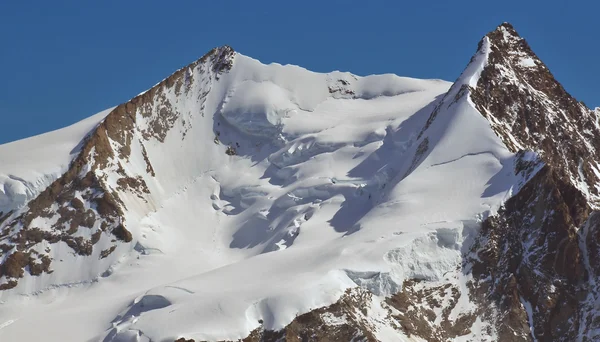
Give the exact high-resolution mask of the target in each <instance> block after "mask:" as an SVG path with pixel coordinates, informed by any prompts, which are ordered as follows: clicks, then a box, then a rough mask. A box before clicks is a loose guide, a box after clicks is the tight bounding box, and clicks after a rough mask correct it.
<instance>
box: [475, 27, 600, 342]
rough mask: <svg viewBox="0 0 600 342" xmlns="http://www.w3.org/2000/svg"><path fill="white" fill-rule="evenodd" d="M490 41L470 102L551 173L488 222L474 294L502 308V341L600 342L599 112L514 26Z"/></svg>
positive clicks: (505, 138)
mask: <svg viewBox="0 0 600 342" xmlns="http://www.w3.org/2000/svg"><path fill="white" fill-rule="evenodd" d="M484 39H487V40H488V41H489V55H488V63H487V65H486V67H485V68H484V69H483V72H482V73H481V76H480V78H479V80H478V82H477V86H476V88H475V89H469V91H470V99H471V100H472V101H473V103H474V105H475V107H476V108H477V109H478V111H479V112H480V113H481V114H482V115H483V116H484V117H486V118H487V119H488V120H489V122H490V125H491V127H492V128H493V129H494V131H495V132H496V133H497V135H498V136H499V137H500V138H501V139H502V140H503V142H504V144H505V145H506V146H507V147H508V148H509V149H510V150H511V151H513V152H517V151H523V150H528V151H535V152H536V153H537V154H538V155H539V156H540V158H541V160H542V161H543V163H544V164H545V165H544V167H543V168H542V169H541V170H540V171H539V172H538V173H537V174H536V175H535V176H534V177H533V178H531V179H530V180H529V181H528V182H527V184H525V186H524V187H523V188H522V189H521V190H520V191H519V192H518V193H517V194H516V195H515V196H513V197H512V198H511V199H510V200H509V201H508V202H507V203H506V205H505V206H504V208H503V209H502V210H501V211H500V212H499V214H498V215H497V216H493V217H490V218H488V219H487V220H486V221H485V222H484V223H483V226H482V230H481V236H479V237H478V239H477V242H476V244H475V245H474V246H473V253H474V254H473V255H476V256H477V258H473V259H471V260H470V262H472V267H473V275H474V279H475V281H474V286H475V287H476V288H477V289H478V290H479V291H480V292H481V291H482V290H483V292H482V293H483V294H485V296H486V297H487V299H488V300H491V301H492V302H493V303H494V304H495V305H497V308H498V313H499V314H498V315H497V317H496V319H497V320H498V324H497V326H498V327H499V336H500V338H501V339H502V340H530V339H531V338H535V339H537V340H539V341H573V340H583V341H585V340H590V341H591V340H596V339H597V338H599V337H600V336H598V335H597V334H598V332H595V333H594V330H595V329H597V328H599V327H600V321H599V320H598V317H597V313H596V312H597V311H598V310H597V308H594V305H593V304H592V303H593V302H594V301H595V298H596V288H595V279H597V275H598V266H597V265H598V264H597V263H594V262H593V261H597V258H598V257H599V255H598V237H599V236H598V224H597V223H598V220H597V218H596V217H597V216H596V214H595V211H594V210H595V209H596V208H597V205H598V191H599V188H598V187H597V184H598V182H599V178H598V175H600V173H599V172H598V164H597V161H598V160H600V159H599V158H600V154H599V153H600V151H599V150H598V148H599V147H600V128H599V126H598V123H597V113H595V112H594V111H592V110H590V109H588V108H587V107H586V106H585V105H584V104H583V103H581V102H578V101H577V100H575V99H574V98H573V97H572V96H571V95H569V94H568V93H567V92H566V91H565V89H564V88H563V87H562V86H561V84H560V83H559V82H558V81H556V80H555V79H554V77H553V76H552V74H551V73H550V71H549V70H548V68H547V67H546V66H545V65H544V64H543V63H542V62H541V61H540V60H539V58H538V57H537V56H536V55H535V54H534V53H533V52H532V51H531V49H530V47H529V45H528V44H527V42H526V41H525V40H524V39H523V38H521V37H520V36H519V35H518V34H517V32H516V31H515V30H514V28H513V27H512V26H511V25H510V24H506V23H505V24H502V25H500V26H499V27H498V28H497V29H496V30H495V31H493V32H491V33H489V34H488V35H487V36H486V38H484ZM483 45H484V42H483V41H482V43H480V46H479V48H480V49H482V48H483ZM468 259H469V258H467V260H468ZM590 260H593V261H592V262H590ZM590 265H594V266H593V267H591V266H590ZM527 306H531V310H530V312H529V315H530V317H527V315H528V313H527V312H526V311H527V310H526V307H527ZM514 332H518V334H517V335H518V336H520V338H516V337H515V334H514ZM528 332H529V334H526V333H528Z"/></svg>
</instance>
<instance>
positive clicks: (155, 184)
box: [0, 49, 521, 342]
mask: <svg viewBox="0 0 600 342" xmlns="http://www.w3.org/2000/svg"><path fill="white" fill-rule="evenodd" d="M485 58H486V56H485V49H484V50H483V52H482V54H481V56H479V57H478V58H477V59H476V60H475V62H474V63H472V65H470V66H469V68H467V70H466V71H465V73H464V74H463V76H462V78H461V82H462V83H461V84H459V85H458V86H456V85H455V87H456V88H455V87H453V88H452V90H451V92H454V93H453V94H452V95H451V96H446V97H444V95H445V94H446V92H447V91H448V89H449V87H450V83H448V82H444V81H439V80H417V79H411V78H403V77H398V76H395V75H380V76H367V77H357V76H354V75H352V74H349V73H341V72H333V73H329V74H318V73H313V72H310V71H307V70H305V69H303V68H300V67H296V66H282V65H279V64H271V65H263V64H261V63H260V62H258V61H256V60H254V59H251V58H248V57H245V56H242V55H239V54H238V55H236V57H235V62H234V65H233V68H232V69H231V71H229V72H228V73H227V74H223V75H221V77H220V79H219V80H218V81H214V80H209V79H208V78H202V77H196V76H197V75H196V74H195V76H194V81H193V82H194V83H193V84H192V86H191V89H192V90H191V91H190V93H189V94H188V95H187V96H181V97H177V95H176V94H175V93H174V92H173V93H169V94H167V98H168V99H169V100H170V101H171V103H172V104H173V105H174V106H175V107H176V108H177V110H178V112H179V113H181V115H184V116H185V118H186V121H185V124H183V123H181V122H179V121H178V122H176V123H175V126H174V128H173V129H172V130H170V131H169V133H168V134H167V136H166V138H165V139H164V142H160V141H158V140H156V139H154V140H149V141H145V142H144V145H143V146H142V144H141V143H140V141H142V140H135V139H134V140H133V141H134V143H132V147H131V149H132V153H131V158H130V159H129V160H128V161H127V162H126V163H124V172H125V173H126V174H128V175H140V176H141V177H143V179H144V180H145V182H146V183H147V184H148V188H149V191H150V194H149V195H148V196H147V197H146V198H144V200H141V199H140V198H138V197H137V196H135V195H133V194H131V195H130V196H125V195H124V198H123V200H124V202H125V205H126V207H127V208H128V210H127V212H126V213H125V215H126V219H127V222H128V223H129V226H128V228H129V229H130V230H131V231H132V233H133V234H134V242H133V243H132V247H135V248H133V249H132V250H131V251H127V252H123V253H122V254H121V256H120V257H119V258H118V259H114V260H112V259H111V262H113V265H112V266H111V267H110V269H109V271H107V272H104V273H99V274H96V275H89V274H88V273H89V270H87V271H86V270H81V269H80V266H79V264H78V261H77V260H79V259H75V258H70V259H67V258H65V260H64V265H63V266H57V270H56V272H55V273H54V274H53V275H51V276H43V277H39V279H36V278H32V277H29V278H28V279H25V280H24V281H22V282H21V283H20V284H19V286H18V287H17V288H15V289H14V290H11V291H8V292H3V293H0V299H1V300H2V301H3V302H2V304H1V306H0V307H1V309H0V327H1V328H0V340H7V341H11V340H16V339H21V340H35V339H42V338H43V339H45V338H47V337H48V336H56V337H57V340H61V341H66V340H70V341H82V340H90V339H91V340H98V341H107V342H108V341H124V340H134V341H146V340H152V341H163V340H165V341H166V340H174V339H176V338H178V337H182V336H184V337H186V338H195V339H198V340H216V339H238V338H241V337H245V336H246V335H248V333H249V332H250V331H252V330H253V329H255V328H257V327H258V326H259V320H261V321H262V322H263V326H264V327H265V328H266V329H280V328H283V327H284V326H285V325H287V324H288V323H289V322H290V321H291V320H293V319H294V317H296V315H298V314H299V313H303V312H307V311H309V310H311V309H315V308H317V307H321V306H325V305H329V304H331V303H333V302H335V301H336V300H337V299H338V298H339V297H340V296H341V294H342V293H344V291H345V290H346V289H347V288H351V287H356V286H362V287H365V288H366V289H369V290H370V291H372V293H374V294H375V295H379V296H385V295H389V294H390V293H393V292H396V291H397V290H398V289H400V288H401V287H402V284H403V281H404V280H407V279H409V278H411V279H413V278H418V279H425V280H429V281H440V280H441V279H443V278H445V277H446V278H447V277H448V274H453V272H455V270H456V268H457V267H458V266H459V263H460V255H461V253H462V248H463V243H464V242H465V241H466V240H467V239H468V236H469V234H471V233H472V231H473V229H475V228H473V226H474V224H473V222H474V221H475V220H477V219H478V218H480V217H481V216H485V215H488V214H490V213H494V212H495V211H496V210H497V209H498V208H499V206H500V205H501V204H502V203H503V201H505V200H506V199H507V197H508V196H510V194H511V191H512V190H513V188H514V187H516V186H518V184H519V182H520V181H521V179H520V178H519V176H515V175H514V162H515V156H514V155H513V154H511V153H510V152H509V151H508V150H507V149H506V148H505V147H504V145H503V144H502V142H501V141H500V139H499V138H498V137H497V136H496V135H495V134H494V132H493V131H492V130H491V128H490V127H489V124H488V122H487V120H486V119H485V118H484V117H483V116H482V115H481V114H479V113H478V112H477V111H476V110H475V109H474V108H473V106H472V104H471V103H470V102H469V100H468V99H467V98H466V97H460V96H458V97H457V96H456V94H457V93H458V91H459V88H460V85H462V84H469V85H471V86H473V85H475V84H476V79H477V77H478V75H479V73H480V72H481V70H482V67H483V65H484V63H485ZM194 72H195V73H197V72H198V71H197V70H195V71H194ZM208 90H210V92H209V93H208V96H207V97H206V101H205V102H204V103H202V104H201V103H200V102H199V100H198V98H199V94H203V93H205V92H206V91H208ZM455 97H457V99H455ZM442 99H444V100H443V101H442ZM436 107H437V108H440V109H439V113H438V115H437V118H436V120H435V121H434V122H433V123H432V124H431V125H430V126H429V127H428V128H427V129H426V130H425V131H424V134H423V136H421V137H419V136H418V135H419V132H420V131H421V129H422V128H423V127H424V126H425V124H426V121H427V119H428V118H429V116H430V114H431V113H432V111H433V110H434V109H435V108H436ZM196 113H203V114H202V115H199V114H196ZM106 114H107V111H106V112H103V113H100V114H98V115H97V116H94V117H92V118H90V119H89V120H88V121H85V124H84V123H81V124H79V125H77V126H72V127H69V128H67V129H65V130H62V131H59V132H52V133H49V134H47V135H44V136H40V137H35V138H32V139H29V140H25V141H20V142H15V143H12V144H7V145H3V146H0V160H2V161H3V162H4V161H5V160H10V162H9V163H8V164H10V165H8V166H6V167H5V165H4V163H3V165H1V166H0V172H1V173H2V174H5V175H6V179H12V178H10V177H20V178H22V179H24V180H25V181H27V182H31V183H33V184H38V187H37V188H35V189H39V188H43V187H44V186H45V185H47V184H49V183H48V182H49V180H52V179H54V178H56V177H57V176H58V175H60V173H61V172H64V169H65V167H66V165H67V164H68V162H69V160H70V159H69V158H70V156H71V155H72V153H74V151H76V150H73V149H74V148H75V147H76V146H77V142H79V141H80V140H81V139H82V137H83V136H84V135H85V133H87V131H89V130H90V129H91V128H93V126H94V125H95V124H96V123H97V122H98V121H99V120H101V119H102V117H103V115H106ZM144 120H145V119H144V118H142V116H141V115H140V114H139V113H138V121H139V123H138V124H139V125H140V127H141V128H143V127H144V125H145V124H146V123H144ZM182 132H185V137H183V138H182ZM138 133H139V132H138ZM138 133H134V134H138ZM138 135H139V134H138ZM137 138H139V137H138V136H136V139H137ZM67 146H68V147H67ZM26 147H27V148H28V149H29V150H30V151H31V152H27V153H31V157H35V156H38V155H40V156H41V155H43V154H44V152H45V151H47V150H46V149H47V148H52V150H53V151H55V153H53V154H52V157H50V156H44V157H43V158H38V161H37V162H36V164H32V165H27V162H25V161H23V160H22V159H21V158H24V157H23V154H22V151H24V150H25V149H26ZM33 147H35V148H36V150H34V149H33ZM142 147H143V148H144V149H145V150H146V151H147V156H148V159H149V160H150V161H151V163H152V166H153V168H154V171H155V173H156V176H155V177H152V176H150V175H149V174H148V173H147V172H146V164H145V162H144V158H142ZM227 147H235V149H236V155H233V156H230V155H227V154H226V153H225V150H226V148H227ZM17 153H21V154H19V155H17ZM10 158H12V159H10ZM16 158H19V159H16ZM44 158H46V159H44ZM25 159H28V158H25ZM107 172H108V171H107ZM9 176H10V177H9ZM108 181H109V182H113V181H114V180H113V179H111V178H110V175H109V177H108ZM2 184H3V185H4V189H5V190H4V191H5V193H9V194H11V195H10V197H5V198H9V199H10V200H6V199H4V202H0V204H3V205H5V206H7V205H15V203H21V204H22V203H24V202H25V201H27V200H28V199H30V198H31V197H32V196H33V195H35V193H34V192H31V193H29V192H27V190H26V189H24V188H19V187H18V184H17V185H14V190H11V189H13V188H11V186H13V185H11V184H13V183H10V182H9V181H4V183H2ZM21 184H24V183H23V182H21ZM6 189H9V190H6ZM11 191H12V192H11ZM35 191H37V190H35ZM21 193H23V194H26V196H25V197H23V198H22V199H20V197H19V198H18V194H21ZM15 194H16V195H15ZM17 198H18V199H17ZM0 199H2V198H0ZM19 201H20V202H19ZM61 261H62V260H61ZM77 277H79V278H81V281H80V282H73V281H72V280H73V279H74V278H77ZM67 279H68V280H69V281H66V280H67ZM455 281H456V283H457V284H458V285H461V286H463V287H464V283H465V281H466V280H465V279H463V278H461V277H460V276H457V277H456V279H455ZM44 284H45V285H44ZM378 305H379V304H377V302H375V303H374V304H373V308H375V309H373V310H376V309H377V308H378V307H379V306H378ZM469 305H470V304H469V302H468V299H465V298H463V302H461V304H460V305H458V306H457V309H456V310H463V311H468V310H469ZM379 308H380V307H379ZM377 310H378V309H377ZM1 322H11V323H4V324H2V323H1ZM334 323H335V322H334ZM479 323H481V322H479ZM31 326H36V327H37V328H36V329H30V327H31ZM475 328H477V327H474V329H475ZM65 331H68V334H66V333H65ZM378 334H379V335H378V336H381V338H382V339H389V340H390V341H391V340H393V338H392V337H390V336H392V335H391V333H390V332H389V331H385V330H382V331H380V332H379V333H378ZM474 334H477V330H476V329H475V330H474ZM386 336H387V337H386ZM474 336H475V335H474Z"/></svg>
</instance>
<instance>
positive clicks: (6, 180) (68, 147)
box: [0, 108, 112, 213]
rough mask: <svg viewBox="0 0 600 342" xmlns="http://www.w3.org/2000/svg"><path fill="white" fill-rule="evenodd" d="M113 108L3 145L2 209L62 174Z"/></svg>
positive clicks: (32, 194)
mask: <svg viewBox="0 0 600 342" xmlns="http://www.w3.org/2000/svg"><path fill="white" fill-rule="evenodd" d="M111 110H112V108H110V109H107V110H104V111H102V112H100V113H98V114H95V115H93V116H91V117H89V118H87V119H85V120H82V121H80V122H78V123H76V124H74V125H71V126H69V127H66V128H63V129H59V130H56V131H52V132H49V133H45V134H41V135H38V136H35V137H31V138H27V139H23V140H18V141H14V142H11V143H7V144H3V145H0V212H4V213H6V212H8V211H10V210H13V209H15V208H18V207H20V206H22V205H24V204H25V203H27V202H28V201H29V200H31V199H32V198H34V197H35V196H37V195H38V194H39V193H40V192H41V191H43V190H44V189H45V188H46V187H47V186H48V185H50V183H52V182H53V181H54V180H55V179H57V178H58V177H60V175H62V174H63V173H64V172H65V171H66V170H67V168H68V166H69V162H70V161H71V160H72V159H73V158H74V157H75V156H76V155H77V153H79V147H80V143H81V142H82V140H83V139H84V138H85V136H86V135H87V134H88V133H89V132H90V131H91V130H93V129H94V127H95V126H96V125H97V124H98V123H99V122H100V121H102V119H104V117H105V116H106V115H108V113H110V111H111Z"/></svg>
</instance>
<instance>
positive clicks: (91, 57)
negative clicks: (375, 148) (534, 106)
mask: <svg viewBox="0 0 600 342" xmlns="http://www.w3.org/2000/svg"><path fill="white" fill-rule="evenodd" d="M598 13H600V5H598V4H596V2H595V1H526V0H520V1H493V2H492V1H481V0H480V1H472V0H464V1H463V0H461V1H428V0H418V1H417V0H413V1H409V2H405V1H380V0H369V1H352V0H350V1H341V0H340V1H334V0H332V1H326V0H321V1H312V0H310V1H308V0H305V1H287V0H280V1H271V0H268V1H267V0H264V1H261V0H255V1H245V0H238V1H226V0H225V1H222V0H219V1H217V0H213V1H201V0H198V1H150V0H148V1H134V0H127V1H121V0H119V1H113V0H103V1H81V0H76V1H75V0H74V1H60V0H58V1H47V0H43V1H42V0H37V1H17V0H15V1H12V0H5V1H0V42H1V44H2V47H1V49H0V75H1V80H2V82H1V83H0V118H1V121H0V129H1V134H0V143H4V142H8V141H12V140H16V139H20V138H24V137H27V136H31V135H35V134H39V133H43V132H46V131H49V130H53V129H57V128H60V127H63V126H66V125H69V124H71V123H74V122H76V121H79V120H80V119H83V118H85V117H87V116H90V115H92V114H94V113H96V112H99V111H100V110H102V109H105V108H107V107H111V106H113V105H117V104H119V103H121V102H125V101H127V100H128V99H129V98H131V97H133V96H135V95H137V94H138V93H140V92H142V91H143V90H146V89H147V88H149V87H151V86H152V85H154V84H155V83H156V82H158V81H160V80H161V79H163V78H165V77H166V76H168V75H170V74H171V73H172V72H173V71H175V70H176V69H178V68H180V67H182V66H184V65H187V64H188V63H190V62H192V61H194V60H196V59H197V58H199V57H200V56H202V55H203V54H204V53H206V52H207V51H208V50H210V49H211V48H212V47H215V46H220V45H225V44H227V45H231V46H232V47H233V48H234V49H235V50H236V51H239V52H241V53H243V54H245V55H248V56H251V57H254V58H257V59H259V60H261V61H263V62H279V63H282V64H288V63H289V64H297V65H300V66H303V67H306V68H308V69H311V70H314V71H320V72H327V71H332V70H342V71H351V72H353V73H355V74H358V75H367V74H374V73H396V74H398V75H402V76H412V77H419V78H441V79H446V80H450V81H453V80H454V79H455V78H456V77H457V76H458V75H459V74H460V72H461V71H462V69H463V68H464V67H465V65H466V64H467V63H468V61H469V58H470V57H471V55H472V54H473V53H474V52H475V50H476V47H477V43H478V41H479V40H480V38H481V37H482V36H483V35H484V34H485V33H487V32H488V31H490V30H492V29H494V28H495V27H496V26H497V25H498V24H500V23H501V22H503V21H508V22H510V23H512V24H513V25H514V26H515V28H516V29H517V31H518V32H519V33H520V34H521V35H522V36H524V37H525V38H526V39H527V40H528V41H529V43H530V45H531V47H532V48H533V50H534V51H535V52H536V53H537V54H538V56H540V58H541V59H542V60H543V61H544V62H546V64H547V65H548V66H549V67H550V69H551V71H552V72H553V73H554V75H555V76H556V77H557V78H558V80H559V81H561V82H562V83H563V85H564V86H565V87H566V88H567V90H568V91H570V92H571V94H573V95H574V96H575V97H576V98H578V99H579V100H583V101H584V102H585V103H586V104H587V105H588V106H590V107H592V108H593V107H595V106H600V82H599V80H600V63H599V62H598V59H599V58H600V57H599V56H600V44H598V41H599V38H600V25H598ZM1 162H2V161H0V163H1Z"/></svg>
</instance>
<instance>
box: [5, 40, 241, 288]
mask: <svg viewBox="0 0 600 342" xmlns="http://www.w3.org/2000/svg"><path fill="white" fill-rule="evenodd" d="M234 55H235V53H234V51H233V49H231V48H230V47H228V46H224V47H221V48H215V49H213V50H211V51H210V52H209V53H208V54H206V55H205V56H203V57H202V58H201V59H199V60H198V61H196V62H194V63H192V64H190V65H189V66H187V67H185V68H182V69H180V70H178V71H177V72H175V73H174V74H173V75H171V76H170V77H168V78H166V79H165V80H163V81H162V82H160V83H159V84H157V85H156V86H154V87H153V88H152V89H150V90H148V91H147V92H145V93H143V94H141V95H138V96H137V97H135V98H133V99H131V100H130V101H129V102H127V103H124V104H121V105H119V106H118V107H116V108H115V109H114V110H113V111H112V112H110V113H109V114H108V115H107V116H106V118H105V119H104V120H103V121H102V122H101V123H100V124H99V125H98V127H97V128H96V129H95V130H94V131H93V132H92V133H90V134H89V135H88V136H87V137H86V138H85V141H84V142H83V147H82V148H81V151H80V152H79V154H78V155H77V157H76V158H75V159H74V160H73V161H72V162H71V164H70V166H69V169H68V170H67V172H65V173H64V174H63V175H62V176H61V177H60V178H59V179H57V180H56V181H54V182H53V183H52V184H51V185H50V186H49V187H48V188H47V189H45V190H44V191H43V192H42V193H40V194H39V195H38V196H37V197H36V198H35V199H33V200H32V201H30V202H29V203H28V205H27V206H26V207H25V208H23V209H21V210H19V211H16V212H13V213H8V214H7V216H4V217H2V220H0V247H1V248H0V262H1V263H0V290H5V289H10V288H13V287H15V286H16V285H17V281H18V279H19V278H22V277H23V276H24V274H25V272H28V273H29V274H30V275H33V276H37V275H40V274H42V273H51V272H52V264H53V263H52V245H53V244H56V243H59V242H61V241H62V242H64V243H66V244H67V245H68V246H69V247H70V248H71V249H72V250H73V252H74V253H76V254H77V255H80V256H90V255H92V254H93V252H94V246H95V245H96V244H97V243H98V242H99V241H100V240H101V239H102V237H103V236H107V238H106V239H107V240H109V241H110V243H109V245H105V246H104V247H105V249H103V250H102V251H98V253H97V254H98V258H100V259H104V258H106V257H108V256H109V255H110V254H111V253H112V252H113V251H114V250H115V249H116V248H117V245H118V244H119V243H130V242H131V241H132V238H133V237H132V234H131V232H129V230H128V229H127V228H126V227H127V223H126V222H125V218H124V214H123V213H124V210H125V209H126V208H125V204H124V203H123V201H122V200H121V198H120V195H119V194H120V193H123V192H131V193H134V194H136V195H137V196H138V197H139V198H140V199H141V200H145V196H146V195H147V194H149V190H148V187H147V185H146V182H145V181H144V178H143V177H142V176H140V175H129V174H127V173H126V172H125V170H124V168H123V163H126V162H127V161H128V160H129V157H130V154H131V146H132V144H133V143H139V144H140V146H141V150H142V155H143V158H144V160H145V161H146V164H147V165H146V173H147V174H148V175H149V176H150V177H154V176H155V173H154V169H153V167H152V165H151V163H150V160H149V159H148V156H147V154H146V149H145V148H144V141H147V140H150V139H156V140H158V141H159V142H163V141H164V139H165V137H166V135H167V133H168V131H169V130H170V129H171V128H172V127H173V126H174V124H175V122H176V121H177V120H182V121H183V120H184V119H183V117H182V115H181V113H179V112H177V111H175V110H174V109H173V107H172V106H171V103H170V102H169V100H168V99H167V97H166V96H165V94H166V92H167V90H170V89H172V88H174V90H175V94H176V95H177V96H179V95H181V94H182V92H186V93H187V92H189V91H190V87H191V85H192V84H193V77H194V75H200V76H201V75H202V74H209V73H210V74H211V75H213V74H214V75H215V78H218V77H219V75H220V74H221V73H223V72H227V71H228V70H230V69H231V67H232V63H233V58H234ZM190 70H197V71H198V72H196V73H191V72H190ZM206 95H207V93H204V94H200V96H201V97H202V98H201V99H200V100H203V99H204V98H205V97H206ZM202 109H203V108H202ZM138 114H139V115H138ZM140 117H141V119H142V120H146V121H147V125H145V127H148V128H146V129H143V130H140V129H139V128H138V125H136V121H137V120H138V119H139V118H140ZM183 126H184V127H186V126H185V124H184V125H183ZM137 136H141V137H142V139H138V138H136V137H137ZM183 136H185V132H183ZM136 140H137V141H136ZM111 174H112V175H114V174H117V175H118V180H117V185H118V186H117V187H116V188H112V187H111V186H110V185H109V184H108V181H107V179H108V176H109V175H111ZM48 222H54V223H53V224H51V229H47V228H45V229H42V226H46V225H47V223H48ZM83 236H89V238H85V237H83ZM42 244H45V246H46V247H45V248H43V247H40V246H42ZM2 278H4V281H2Z"/></svg>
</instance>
